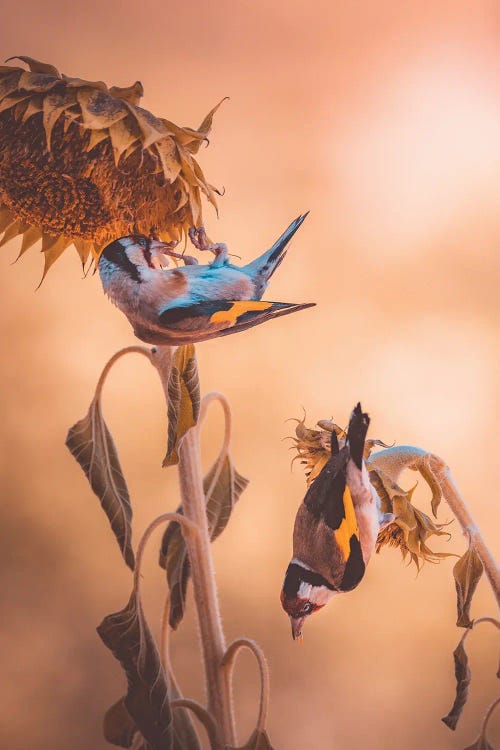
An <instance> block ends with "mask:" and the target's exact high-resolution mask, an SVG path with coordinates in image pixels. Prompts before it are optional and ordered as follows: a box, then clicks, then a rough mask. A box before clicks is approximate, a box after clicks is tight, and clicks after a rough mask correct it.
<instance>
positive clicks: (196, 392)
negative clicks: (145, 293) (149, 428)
mask: <svg viewBox="0 0 500 750" xmlns="http://www.w3.org/2000/svg"><path fill="white" fill-rule="evenodd" d="M167 391H168V445H167V455H166V456H165V458H164V460H163V466H175V464H177V463H179V456H178V453H177V447H178V445H179V441H180V440H181V438H182V437H183V435H185V433H186V432H187V431H188V430H189V429H190V428H191V427H193V426H194V425H195V424H196V422H197V421H198V415H199V411H200V381H199V379H198V365H197V363H196V354H195V349H194V346H193V344H186V345H185V346H179V347H177V349H176V350H175V354H174V359H173V362H172V368H171V370H170V375H169V380H168V387H167Z"/></svg>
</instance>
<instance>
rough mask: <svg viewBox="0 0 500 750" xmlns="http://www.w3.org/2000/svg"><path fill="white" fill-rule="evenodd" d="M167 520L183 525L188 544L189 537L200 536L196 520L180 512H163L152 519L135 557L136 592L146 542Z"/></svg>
mask: <svg viewBox="0 0 500 750" xmlns="http://www.w3.org/2000/svg"><path fill="white" fill-rule="evenodd" d="M167 521H175V522H176V523H178V524H179V525H180V526H181V528H182V533H183V534H184V538H185V540H186V544H187V541H188V539H189V538H190V537H191V536H194V537H197V536H199V529H198V527H197V525H196V523H194V521H191V520H190V519H189V518H186V517H185V516H183V515H181V514H180V513H163V514H162V515H161V516H158V518H155V519H154V521H151V523H150V524H149V526H148V527H147V529H146V531H145V532H144V534H143V535H142V536H141V538H140V541H139V544H138V545H137V552H136V558H135V570H134V590H135V591H136V592H138V591H139V584H140V577H141V566H142V558H143V555H144V550H145V548H146V544H147V543H148V540H149V538H150V536H151V534H152V533H153V531H155V530H156V529H157V528H158V526H161V524H162V523H166V522H167Z"/></svg>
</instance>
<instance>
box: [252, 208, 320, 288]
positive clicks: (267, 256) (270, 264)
mask: <svg viewBox="0 0 500 750" xmlns="http://www.w3.org/2000/svg"><path fill="white" fill-rule="evenodd" d="M308 213H309V211H308V212H307V213H305V214H302V215H301V216H298V217H297V218H296V219H295V221H292V223H291V224H290V226H289V227H288V229H286V230H285V231H284V232H283V234H282V235H281V237H278V239H277V240H276V242H275V243H274V245H273V246H272V247H271V248H270V249H269V250H266V252H265V253H263V254H262V255H260V256H259V257H258V258H256V259H255V260H253V261H252V262H251V263H248V264H247V265H246V266H243V269H242V270H243V271H245V273H247V274H248V275H249V276H251V277H252V278H254V279H258V278H261V279H262V281H263V285H264V288H265V284H267V281H268V280H269V279H270V278H271V276H272V275H273V273H274V272H275V271H276V269H277V268H278V266H279V265H280V263H281V262H282V260H283V258H284V257H285V255H286V249H287V248H286V246H287V245H288V243H289V242H290V240H291V239H292V237H293V235H294V234H295V232H296V231H297V229H298V228H299V227H300V225H301V224H302V222H303V221H304V219H305V218H306V216H307V214H308Z"/></svg>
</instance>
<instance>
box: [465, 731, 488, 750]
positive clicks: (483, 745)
mask: <svg viewBox="0 0 500 750" xmlns="http://www.w3.org/2000/svg"><path fill="white" fill-rule="evenodd" d="M465 750H495V748H494V747H493V745H490V743H489V742H488V740H487V739H486V735H485V734H483V733H481V734H480V735H479V737H478V738H477V740H476V741H475V742H473V743H472V745H469V746H468V747H466V748H465Z"/></svg>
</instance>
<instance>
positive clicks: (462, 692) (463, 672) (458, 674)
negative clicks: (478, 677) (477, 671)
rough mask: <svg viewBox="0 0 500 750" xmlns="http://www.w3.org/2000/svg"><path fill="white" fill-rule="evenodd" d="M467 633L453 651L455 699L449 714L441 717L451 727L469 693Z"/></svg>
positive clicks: (469, 675) (457, 718)
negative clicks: (455, 683) (455, 684)
mask: <svg viewBox="0 0 500 750" xmlns="http://www.w3.org/2000/svg"><path fill="white" fill-rule="evenodd" d="M466 635H467V632H466V633H464V635H463V636H462V638H461V639H460V642H459V644H458V646H457V647H456V649H455V651H454V652H453V659H454V662H455V678H456V681H457V688H456V696H455V701H454V703H453V706H452V707H451V709H450V712H449V713H448V714H447V716H444V717H443V718H442V719H441V721H442V722H444V723H445V724H446V726H447V727H449V728H450V729H455V728H456V726H457V723H458V720H459V718H460V716H461V714H462V711H463V708H464V706H465V704H466V702H467V698H468V695H469V685H470V681H471V671H470V667H469V660H468V659H467V654H466V652H465V648H464V638H465V637H466Z"/></svg>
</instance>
